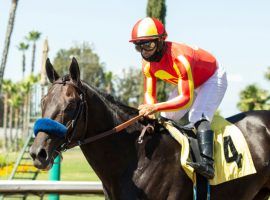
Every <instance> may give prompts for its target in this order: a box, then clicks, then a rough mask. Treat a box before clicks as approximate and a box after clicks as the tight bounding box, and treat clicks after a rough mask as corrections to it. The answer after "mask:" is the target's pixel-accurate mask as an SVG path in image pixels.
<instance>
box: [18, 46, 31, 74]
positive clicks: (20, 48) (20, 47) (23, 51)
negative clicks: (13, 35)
mask: <svg viewBox="0 0 270 200" xmlns="http://www.w3.org/2000/svg"><path fill="white" fill-rule="evenodd" d="M17 48H18V50H19V51H21V52H22V76H23V77H22V78H23V79H24V73H25V51H26V50H27V49H28V48H29V44H26V43H24V42H21V43H20V44H19V46H17Z"/></svg>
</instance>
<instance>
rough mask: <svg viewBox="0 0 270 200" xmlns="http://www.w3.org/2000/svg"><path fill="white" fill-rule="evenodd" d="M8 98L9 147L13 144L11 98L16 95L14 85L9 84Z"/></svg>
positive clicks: (12, 102) (12, 107) (12, 104)
mask: <svg viewBox="0 0 270 200" xmlns="http://www.w3.org/2000/svg"><path fill="white" fill-rule="evenodd" d="M9 92H10V97H9V99H8V104H9V139H10V146H12V145H13V144H14V137H13V113H14V101H13V96H14V94H16V84H15V83H12V82H11V84H10V91H9Z"/></svg>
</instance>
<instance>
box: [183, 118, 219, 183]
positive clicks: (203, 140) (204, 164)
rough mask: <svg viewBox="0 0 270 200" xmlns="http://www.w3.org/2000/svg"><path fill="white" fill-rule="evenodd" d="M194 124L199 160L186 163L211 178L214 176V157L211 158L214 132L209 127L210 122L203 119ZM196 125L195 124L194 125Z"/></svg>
mask: <svg viewBox="0 0 270 200" xmlns="http://www.w3.org/2000/svg"><path fill="white" fill-rule="evenodd" d="M198 123H199V124H195V127H196V128H197V139H198V144H199V149H200V153H201V161H200V162H196V163H194V162H190V163H188V164H189V165H190V166H191V167H193V168H194V170H195V171H196V172H197V173H199V174H201V175H203V176H204V177H206V178H207V179H212V178H214V176H215V170H214V166H213V165H214V159H213V143H214V132H213V131H212V130H211V128H210V122H209V121H207V120H203V121H200V122H198ZM196 125H197V126H196Z"/></svg>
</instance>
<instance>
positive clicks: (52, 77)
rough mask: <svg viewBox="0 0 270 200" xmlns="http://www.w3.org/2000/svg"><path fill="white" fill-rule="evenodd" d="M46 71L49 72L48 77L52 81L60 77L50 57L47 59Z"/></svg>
mask: <svg viewBox="0 0 270 200" xmlns="http://www.w3.org/2000/svg"><path fill="white" fill-rule="evenodd" d="M46 73H47V77H48V79H49V80H50V82H51V83H53V82H54V81H56V80H57V79H59V75H58V74H57V72H56V71H55V70H54V68H53V66H52V64H51V62H50V59H49V58H47V60H46Z"/></svg>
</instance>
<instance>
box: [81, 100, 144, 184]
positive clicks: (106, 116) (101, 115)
mask: <svg viewBox="0 0 270 200" xmlns="http://www.w3.org/2000/svg"><path fill="white" fill-rule="evenodd" d="M92 98H93V97H92ZM95 103H96V105H93V103H90V101H88V104H89V105H88V108H89V110H88V116H89V117H88V122H87V124H88V132H87V134H86V135H87V136H86V137H91V136H93V134H95V133H96V134H98V133H102V132H104V131H107V130H111V129H113V128H114V126H115V125H118V124H119V123H123V122H124V121H126V120H128V117H127V115H123V116H118V115H120V114H118V113H121V112H119V110H115V113H112V112H110V111H109V110H111V109H108V104H106V102H104V100H101V99H98V98H97V99H95ZM119 109H121V108H120V107H119ZM95 115H97V116H98V118H97V119H96V118H95V117H94V116H95ZM139 131H140V126H139V125H138V124H137V125H132V126H130V127H129V128H127V129H125V130H123V131H121V132H119V133H115V134H114V135H111V136H107V137H104V138H102V139H99V140H98V141H95V142H93V143H91V144H88V145H85V146H82V147H81V149H82V151H83V153H84V155H85V157H86V159H87V160H88V162H89V163H90V165H91V166H92V168H93V169H94V170H95V172H96V173H97V175H98V176H99V178H100V179H101V180H102V182H103V183H105V182H107V183H108V182H110V180H111V179H112V178H114V179H117V178H119V177H118V176H120V174H122V170H125V169H126V167H127V165H129V163H130V162H132V160H136V147H135V143H136V138H137V135H138V132H139ZM108 184H109V183H108Z"/></svg>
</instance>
